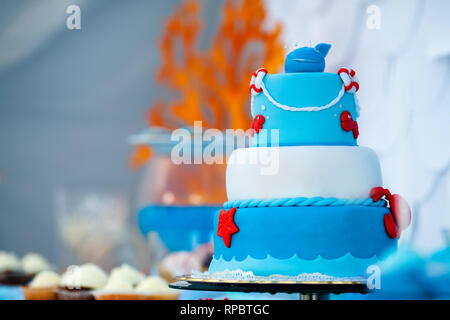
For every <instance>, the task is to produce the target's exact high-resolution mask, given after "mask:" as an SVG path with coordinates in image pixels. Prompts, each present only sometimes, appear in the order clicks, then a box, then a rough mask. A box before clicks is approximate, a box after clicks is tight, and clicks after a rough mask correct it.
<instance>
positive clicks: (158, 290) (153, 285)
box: [136, 277, 179, 300]
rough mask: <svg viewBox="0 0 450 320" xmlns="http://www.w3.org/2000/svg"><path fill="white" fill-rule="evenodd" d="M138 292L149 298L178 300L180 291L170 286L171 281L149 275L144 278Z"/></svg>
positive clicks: (137, 289)
mask: <svg viewBox="0 0 450 320" xmlns="http://www.w3.org/2000/svg"><path fill="white" fill-rule="evenodd" d="M136 292H137V293H139V294H141V295H143V296H145V297H146V299H147V300H177V299H178V296H179V292H178V291H177V290H174V289H171V288H169V283H168V282H167V281H165V280H164V279H163V278H161V277H148V278H145V279H144V280H142V281H141V282H140V283H139V285H138V286H137V288H136Z"/></svg>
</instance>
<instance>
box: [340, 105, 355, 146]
mask: <svg viewBox="0 0 450 320" xmlns="http://www.w3.org/2000/svg"><path fill="white" fill-rule="evenodd" d="M341 127H342V129H344V131H347V132H348V131H353V137H354V138H355V139H358V136H359V128H358V122H357V121H355V120H353V117H352V115H351V114H350V112H348V111H344V112H342V113H341Z"/></svg>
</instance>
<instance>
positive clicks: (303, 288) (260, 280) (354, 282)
mask: <svg viewBox="0 0 450 320" xmlns="http://www.w3.org/2000/svg"><path fill="white" fill-rule="evenodd" d="M169 287H170V288H172V289H180V290H200V291H222V292H244V293H252V292H253V293H255V292H257V293H270V294H276V293H291V294H292V293H298V294H299V295H300V300H326V299H328V298H329V295H330V294H341V293H360V294H366V293H369V289H368V287H367V282H366V280H365V279H364V278H353V279H352V278H342V279H338V278H334V279H295V278H293V279H282V278H278V279H276V278H275V279H273V278H265V277H255V278H254V279H238V278H236V279H231V278H223V277H214V276H210V275H208V276H201V275H198V274H191V275H184V276H177V277H175V282H174V283H171V284H170V285H169Z"/></svg>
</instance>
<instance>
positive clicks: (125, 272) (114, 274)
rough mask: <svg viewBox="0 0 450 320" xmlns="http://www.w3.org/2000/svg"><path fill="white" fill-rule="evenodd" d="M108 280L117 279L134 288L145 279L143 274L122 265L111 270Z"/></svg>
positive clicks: (126, 265)
mask: <svg viewBox="0 0 450 320" xmlns="http://www.w3.org/2000/svg"><path fill="white" fill-rule="evenodd" d="M109 277H110V279H118V280H122V281H125V282H128V283H130V284H131V285H132V286H136V285H137V284H138V283H139V282H141V281H142V280H144V279H145V274H143V273H142V272H140V271H138V270H136V269H135V268H133V267H131V266H130V265H128V264H123V265H121V266H120V267H117V268H114V269H112V270H111V275H110V276H109Z"/></svg>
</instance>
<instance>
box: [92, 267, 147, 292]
mask: <svg viewBox="0 0 450 320" xmlns="http://www.w3.org/2000/svg"><path fill="white" fill-rule="evenodd" d="M144 279H145V274H143V273H142V272H139V271H138V270H136V269H135V268H133V267H131V266H129V265H127V264H123V265H122V266H120V267H117V268H114V269H113V270H112V271H111V275H110V276H109V279H108V282H107V284H106V286H105V287H104V288H103V289H101V290H97V291H96V292H95V293H94V295H95V299H96V300H145V299H147V298H146V296H144V295H142V294H138V293H136V291H135V290H134V288H135V286H136V285H137V284H138V283H139V282H141V281H142V280H144Z"/></svg>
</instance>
